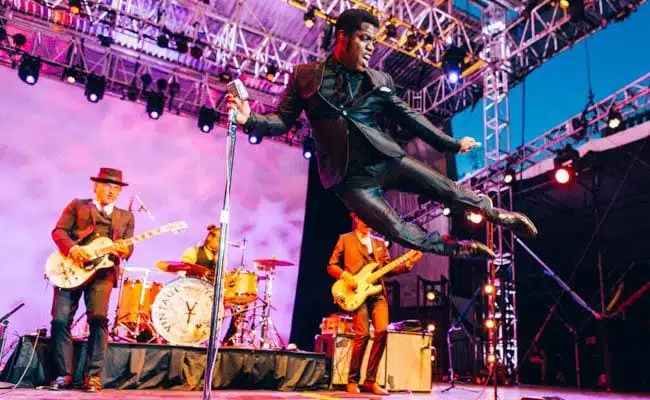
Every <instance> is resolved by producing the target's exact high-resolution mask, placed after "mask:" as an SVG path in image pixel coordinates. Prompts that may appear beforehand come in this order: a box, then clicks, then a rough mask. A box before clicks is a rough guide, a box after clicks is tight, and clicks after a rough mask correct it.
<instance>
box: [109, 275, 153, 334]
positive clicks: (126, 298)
mask: <svg viewBox="0 0 650 400" xmlns="http://www.w3.org/2000/svg"><path fill="white" fill-rule="evenodd" d="M162 287H163V284H162V283H160V282H147V284H146V285H144V288H143V285H142V281H141V280H140V279H129V278H126V279H125V280H124V286H123V287H122V295H121V296H120V300H119V305H118V310H119V311H118V312H119V315H120V317H119V318H118V322H120V323H122V324H125V325H127V326H128V325H133V326H134V325H135V324H136V323H137V322H138V311H139V312H140V324H146V323H147V320H150V319H151V305H152V304H153V302H154V300H155V299H156V296H157V295H158V293H159V292H160V289H161V288H162ZM143 290H144V294H143V293H142V292H143ZM141 299H142V304H140V300H141Z"/></svg>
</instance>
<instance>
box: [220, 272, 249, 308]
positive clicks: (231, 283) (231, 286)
mask: <svg viewBox="0 0 650 400" xmlns="http://www.w3.org/2000/svg"><path fill="white" fill-rule="evenodd" d="M223 298H224V301H225V302H226V304H248V303H250V302H252V301H255V300H257V274H255V272H249V271H231V272H228V273H227V274H226V279H225V282H224V288H223Z"/></svg>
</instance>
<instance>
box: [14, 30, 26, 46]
mask: <svg viewBox="0 0 650 400" xmlns="http://www.w3.org/2000/svg"><path fill="white" fill-rule="evenodd" d="M12 39H13V40H14V46H16V47H23V46H24V45H25V43H27V36H25V35H23V34H22V33H16V34H15V35H14V36H13V37H12Z"/></svg>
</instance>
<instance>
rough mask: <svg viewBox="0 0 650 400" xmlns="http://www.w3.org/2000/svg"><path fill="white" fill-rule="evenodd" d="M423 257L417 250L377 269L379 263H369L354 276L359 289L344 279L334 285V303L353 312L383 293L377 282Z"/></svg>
mask: <svg viewBox="0 0 650 400" xmlns="http://www.w3.org/2000/svg"><path fill="white" fill-rule="evenodd" d="M421 257H422V252H420V251H417V250H410V251H409V252H407V253H406V254H404V255H403V256H401V257H399V258H396V259H395V260H393V261H392V262H390V263H388V264H386V265H384V266H383V267H381V268H379V269H377V270H375V268H377V263H369V264H366V265H364V266H363V267H362V268H361V269H360V270H359V271H358V272H357V273H356V274H354V275H353V276H352V278H353V279H354V281H355V282H356V284H357V287H356V288H354V289H352V288H350V286H349V285H348V284H347V283H346V282H345V280H343V279H339V280H337V281H336V282H334V285H332V296H333V297H334V302H335V303H336V304H338V305H339V307H341V308H342V309H343V310H345V311H347V312H352V311H354V310H356V309H357V308H359V307H361V305H362V304H363V303H364V302H365V301H366V299H367V298H368V296H372V295H376V294H379V293H381V291H382V289H383V287H382V285H381V283H378V282H377V281H378V280H379V278H381V277H382V276H384V275H386V274H387V273H389V272H391V271H392V270H394V269H395V268H397V267H399V266H402V265H403V264H405V263H406V262H407V261H410V262H411V263H412V264H414V263H416V262H417V261H418V260H419V259H420V258H421Z"/></svg>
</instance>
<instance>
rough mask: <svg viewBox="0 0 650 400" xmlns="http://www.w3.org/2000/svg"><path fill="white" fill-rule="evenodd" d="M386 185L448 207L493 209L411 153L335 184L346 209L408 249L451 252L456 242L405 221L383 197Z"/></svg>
mask: <svg viewBox="0 0 650 400" xmlns="http://www.w3.org/2000/svg"><path fill="white" fill-rule="evenodd" d="M389 190H398V191H400V192H405V193H413V194H418V195H422V196H424V197H425V198H427V199H428V200H432V201H435V202H438V203H443V204H446V205H448V206H450V207H458V208H463V209H468V210H473V211H482V212H484V213H485V214H486V215H487V216H488V218H489V217H492V216H494V214H495V210H494V208H492V204H491V203H490V201H489V199H487V198H484V197H481V196H478V195H477V194H476V193H474V192H473V191H471V190H469V189H466V188H459V187H458V186H457V185H456V184H455V183H454V181H452V180H451V179H449V178H447V177H446V176H444V175H442V174H440V173H439V172H437V171H435V170H433V169H432V168H431V167H429V166H428V165H426V164H424V163H423V162H421V161H419V160H417V159H415V158H413V157H410V156H403V157H400V158H390V159H385V160H383V161H379V162H377V163H374V164H372V165H367V166H365V167H363V168H361V169H357V170H353V171H349V172H348V175H347V176H346V177H345V179H344V180H343V182H341V183H340V184H338V185H337V186H336V187H334V191H335V193H336V195H337V196H338V197H339V198H340V199H341V200H342V201H343V203H344V204H345V205H346V206H347V208H349V209H350V210H351V211H353V212H354V213H355V214H357V216H359V218H361V220H362V221H364V222H365V223H366V224H368V225H369V226H370V227H371V228H372V229H374V230H375V231H376V232H378V233H380V234H382V235H384V236H385V237H386V238H387V239H388V240H392V241H395V242H396V243H399V244H400V245H402V246H404V247H406V248H409V249H416V250H420V251H423V252H430V253H436V254H441V255H451V254H452V252H453V250H454V249H455V248H456V244H455V242H454V241H448V240H445V238H444V237H442V236H441V235H440V233H439V232H435V231H433V232H427V231H425V230H423V229H422V228H421V227H419V226H417V225H415V224H413V223H408V222H406V221H404V220H403V219H402V218H401V217H400V215H399V214H398V213H397V212H396V211H395V210H394V209H393V208H392V207H391V206H390V204H388V203H387V202H386V199H385V198H384V192H385V191H389Z"/></svg>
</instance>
